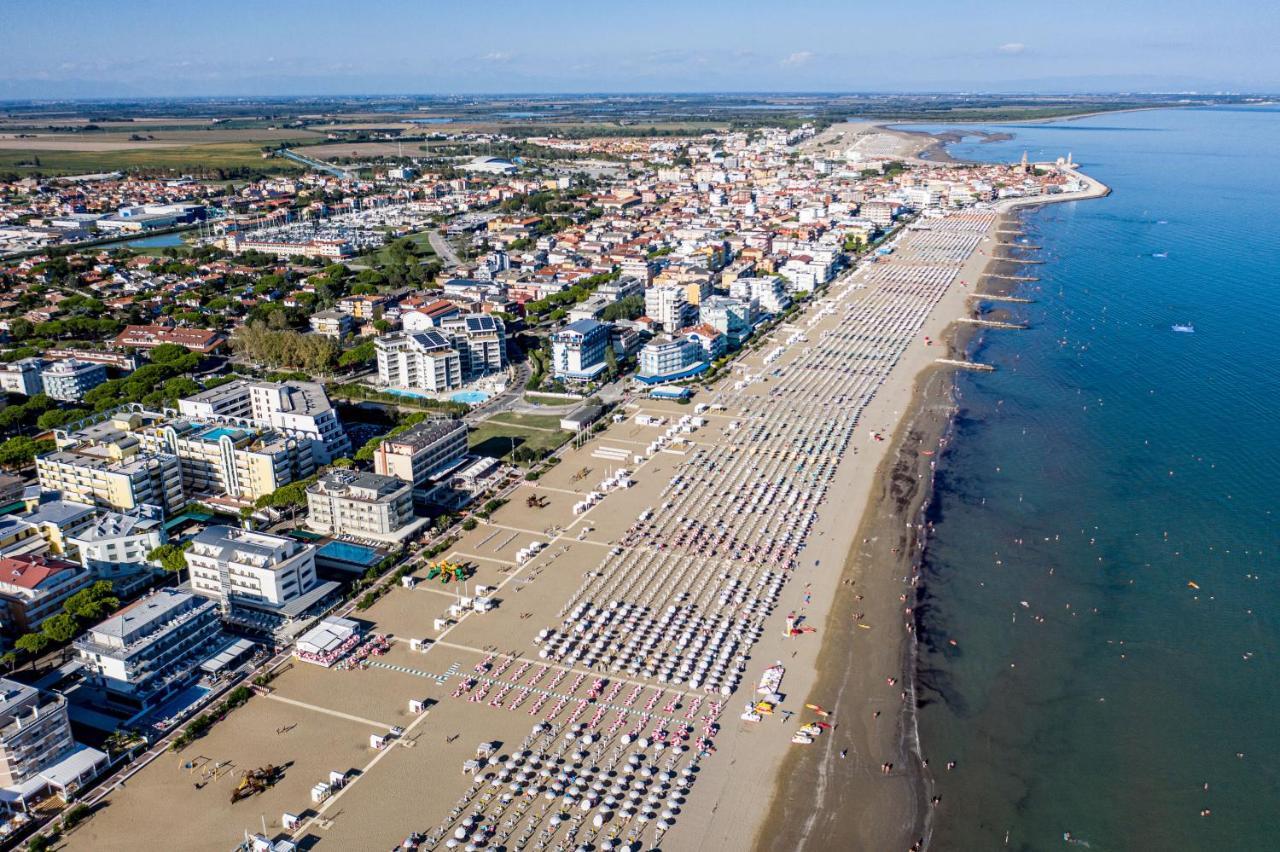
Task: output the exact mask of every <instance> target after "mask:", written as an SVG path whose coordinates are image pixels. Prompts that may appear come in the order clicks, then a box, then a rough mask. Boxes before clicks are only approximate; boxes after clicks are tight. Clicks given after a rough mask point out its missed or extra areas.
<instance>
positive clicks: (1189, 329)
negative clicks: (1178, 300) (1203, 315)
mask: <svg viewBox="0 0 1280 852" xmlns="http://www.w3.org/2000/svg"><path fill="white" fill-rule="evenodd" d="M1172 327H1173V330H1174V331H1177V332H1181V333H1182V334H1195V333H1196V327H1195V326H1194V325H1192V324H1191V323H1189V322H1185V323H1174V325H1173V326H1172Z"/></svg>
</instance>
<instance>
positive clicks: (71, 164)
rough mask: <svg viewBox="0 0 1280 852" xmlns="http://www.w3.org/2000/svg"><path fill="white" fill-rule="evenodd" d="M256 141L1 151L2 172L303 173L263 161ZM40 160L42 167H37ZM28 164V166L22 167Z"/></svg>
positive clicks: (276, 160)
mask: <svg viewBox="0 0 1280 852" xmlns="http://www.w3.org/2000/svg"><path fill="white" fill-rule="evenodd" d="M260 147H261V146H259V145H257V144H254V143H252V142H211V143H209V144H205V145H181V146H178V147H174V148H147V147H139V148H130V149H126V150H121V151H44V150H18V149H3V150H0V169H3V170H5V171H17V172H19V173H26V172H40V173H42V174H85V173H92V172H108V171H114V170H116V169H122V170H124V169H171V170H173V171H178V172H180V171H183V170H193V171H194V170H202V169H228V168H239V167H248V168H262V169H271V170H274V171H278V170H282V169H288V170H301V169H302V166H301V165H299V164H298V163H295V162H293V161H292V160H285V159H281V158H273V159H263V157H262V151H261V150H260ZM35 160H39V162H40V165H38V166H37V165H34V161H35ZM19 163H24V164H27V165H19Z"/></svg>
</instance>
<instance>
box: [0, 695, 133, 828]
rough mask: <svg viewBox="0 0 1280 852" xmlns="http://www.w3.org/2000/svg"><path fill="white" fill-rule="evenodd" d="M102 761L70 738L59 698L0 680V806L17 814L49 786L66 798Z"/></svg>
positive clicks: (104, 759) (95, 752)
mask: <svg viewBox="0 0 1280 852" xmlns="http://www.w3.org/2000/svg"><path fill="white" fill-rule="evenodd" d="M106 762H107V756H106V755H105V754H103V753H102V752H100V751H98V750H97V749H92V748H89V747H88V746H82V745H78V744H77V743H76V741H75V740H74V739H72V737H71V720H70V719H69V718H68V716H67V700H66V699H65V698H63V697H62V696H61V695H55V694H53V693H46V692H41V691H40V690H38V689H36V688H35V687H33V686H27V685H26V684H24V683H19V682H18V681H16V680H10V679H8V678H0V790H2V791H3V792H2V793H0V806H3V807H4V808H5V809H6V810H23V809H25V807H26V804H27V802H28V801H29V800H33V799H36V798H38V797H39V796H41V795H42V794H44V793H45V792H46V791H48V790H49V789H50V788H53V789H54V790H56V791H57V792H58V793H60V794H62V795H63V796H64V797H67V796H70V795H71V794H73V793H74V792H75V791H76V790H78V789H79V788H80V786H81V785H82V784H83V783H84V782H85V781H88V780H91V779H92V778H93V776H94V775H96V774H97V773H98V771H99V770H100V769H101V768H102V767H103V765H104V764H106Z"/></svg>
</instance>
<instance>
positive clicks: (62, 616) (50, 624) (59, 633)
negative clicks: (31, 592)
mask: <svg viewBox="0 0 1280 852" xmlns="http://www.w3.org/2000/svg"><path fill="white" fill-rule="evenodd" d="M40 632H41V633H43V634H44V635H45V636H48V637H49V641H50V642H53V643H54V644H56V645H62V644H65V643H67V642H70V641H71V640H72V639H74V638H75V637H76V634H77V633H79V632H80V623H79V622H78V621H76V620H75V618H73V617H72V616H70V615H68V614H67V613H65V612H60V613H58V614H57V615H53V616H50V617H49V618H46V619H45V620H44V624H41V625H40Z"/></svg>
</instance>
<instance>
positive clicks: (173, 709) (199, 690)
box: [141, 684, 209, 725]
mask: <svg viewBox="0 0 1280 852" xmlns="http://www.w3.org/2000/svg"><path fill="white" fill-rule="evenodd" d="M208 694H209V689H208V687H204V686H200V685H199V684H193V685H191V686H188V687H187V688H186V689H181V690H179V691H177V692H175V693H174V694H173V695H171V696H169V698H168V699H167V700H166V701H165V702H164V703H162V704H157V705H156V706H155V707H153V708H151V711H150V712H149V713H147V714H146V716H145V717H143V719H142V720H141V721H142V722H143V724H144V725H154V724H155V723H156V722H163V721H164V720H165V719H169V718H172V717H173V716H177V715H179V714H180V713H182V711H183V710H186V709H187V708H188V707H190V706H191V705H192V704H195V703H196V702H197V701H199V700H200V699H201V698H204V697H205V696H206V695H208Z"/></svg>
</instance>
